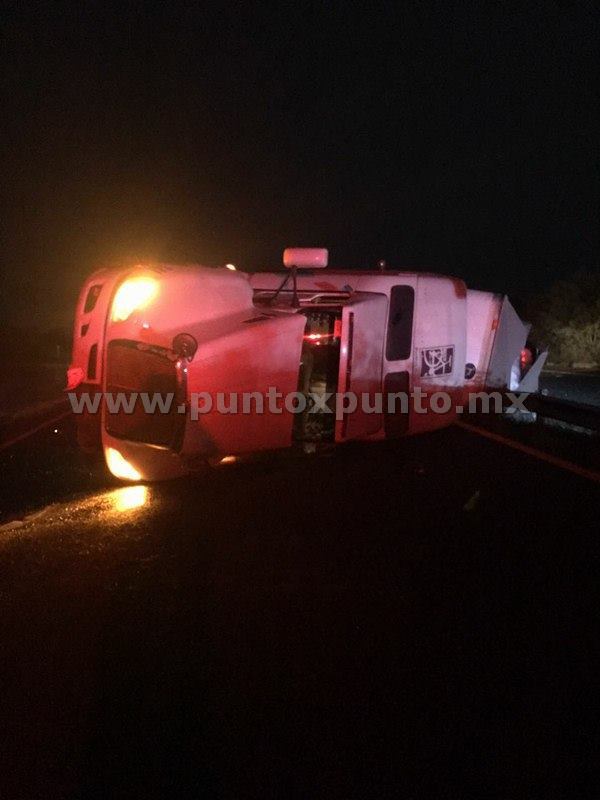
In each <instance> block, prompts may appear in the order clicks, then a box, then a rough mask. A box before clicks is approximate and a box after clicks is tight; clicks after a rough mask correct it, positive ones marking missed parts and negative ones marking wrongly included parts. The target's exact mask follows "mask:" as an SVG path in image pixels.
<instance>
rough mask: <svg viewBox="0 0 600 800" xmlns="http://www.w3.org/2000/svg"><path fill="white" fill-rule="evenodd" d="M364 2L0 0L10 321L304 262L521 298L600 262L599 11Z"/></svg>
mask: <svg viewBox="0 0 600 800" xmlns="http://www.w3.org/2000/svg"><path fill="white" fill-rule="evenodd" d="M261 8H262V10H261ZM357 9H358V6H356V7H355V6H353V5H352V4H350V3H340V4H337V3H327V4H316V3H303V2H298V3H295V4H290V5H288V4H283V3H282V4H280V5H279V6H278V10H277V8H276V7H275V6H271V5H270V4H269V6H268V7H267V6H262V7H261V6H259V5H258V4H256V5H255V4H254V3H246V4H236V5H227V4H225V3H219V4H215V5H212V4H208V3H197V4H195V3H186V4H180V5H174V4H171V3H162V4H160V5H154V4H152V3H145V4H142V3H136V4H130V3H124V4H116V5H110V4H107V3H104V2H98V3H85V2H84V3H81V4H79V3H69V4H68V5H61V4H49V3H31V2H29V3H27V2H25V3H23V2H12V3H3V4H2V30H3V40H2V52H3V65H2V94H3V98H2V114H1V121H0V125H1V127H2V143H3V148H2V190H1V191H2V209H1V225H2V227H1V236H2V241H1V253H0V268H1V272H2V277H1V279H0V310H1V312H2V317H3V319H4V320H5V321H8V322H19V323H23V322H31V321H34V322H35V323H36V324H45V323H46V322H52V323H53V324H55V323H68V322H69V320H70V317H71V314H72V311H73V304H74V300H75V297H76V293H77V290H78V288H79V285H80V283H81V281H82V280H83V278H84V277H85V276H86V275H87V274H88V273H89V272H90V271H91V270H92V269H94V268H95V267H97V266H100V265H102V264H107V263H111V262H122V261H131V260H147V259H161V260H167V261H171V262H180V261H193V262H198V263H207V264H219V263H224V262H226V261H233V262H234V263H236V264H239V265H241V266H242V267H245V268H249V269H253V268H257V267H259V266H266V265H271V266H275V267H277V268H279V265H280V264H281V251H282V249H283V248H284V247H285V246H290V245H315V246H319V245H320V246H327V247H329V249H330V260H331V262H332V263H333V264H334V265H339V266H357V267H366V266H372V265H374V264H375V263H376V262H377V260H378V259H380V258H384V259H386V260H387V262H388V263H389V264H390V265H393V266H395V267H396V266H397V267H403V266H404V267H409V268H413V267H418V268H423V269H433V270H439V271H448V272H451V273H454V274H456V275H459V276H461V277H464V278H465V279H466V280H467V282H468V283H469V284H470V285H472V286H476V287H479V288H488V289H494V290H501V291H507V292H508V293H513V294H517V295H519V294H524V293H527V292H533V291H536V290H538V289H540V288H543V287H545V286H547V285H548V284H549V283H551V282H552V281H553V280H555V279H556V278H559V277H566V276H568V275H569V274H570V273H572V272H574V271H575V270H577V269H580V268H586V269H590V268H597V264H598V258H597V255H598V239H597V230H596V228H597V222H598V193H597V180H598V172H597V163H596V160H597V135H598V129H597V122H598V105H597V103H598V101H597V98H596V95H595V88H596V87H595V86H594V79H595V75H594V68H595V57H596V42H597V39H598V15H597V13H594V11H593V6H592V5H591V4H590V5H588V4H586V3H576V4H567V3H563V4H560V5H559V4H556V3H543V4H536V3H519V4H515V5H511V4H505V3H493V4H492V3H489V4H487V3H467V2H465V3H461V4H460V5H458V6H452V5H450V4H447V3H440V4H435V5H429V4H415V5H412V4H411V5H409V4H404V3H381V4H373V5H371V4H366V3H365V4H363V7H362V10H357Z"/></svg>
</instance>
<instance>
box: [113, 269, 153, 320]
mask: <svg viewBox="0 0 600 800" xmlns="http://www.w3.org/2000/svg"><path fill="white" fill-rule="evenodd" d="M157 292H158V281H155V280H154V278H129V280H126V281H125V282H124V283H122V284H121V285H120V286H119V288H118V289H117V293H116V294H115V297H114V300H113V302H112V319H113V322H124V321H125V320H126V319H127V318H128V317H129V316H131V314H132V313H133V312H134V311H137V310H139V309H140V308H145V307H146V306H147V305H148V303H149V302H150V301H151V300H152V299H153V298H154V297H155V295H156V293H157Z"/></svg>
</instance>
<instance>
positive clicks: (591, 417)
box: [525, 394, 600, 434]
mask: <svg viewBox="0 0 600 800" xmlns="http://www.w3.org/2000/svg"><path fill="white" fill-rule="evenodd" d="M525 406H526V407H527V408H528V409H529V410H530V411H535V412H536V413H537V414H539V416H541V417H547V418H548V419H554V420H558V421H560V422H566V423H567V424H569V425H577V426H578V427H580V428H586V429H587V430H591V431H594V432H595V433H597V434H600V406H590V405H584V404H583V403H573V402H571V401H570V400H560V399H558V398H556V397H547V396H546V395H541V394H531V395H529V397H528V398H527V400H526V401H525Z"/></svg>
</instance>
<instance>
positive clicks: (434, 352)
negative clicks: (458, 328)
mask: <svg viewBox="0 0 600 800" xmlns="http://www.w3.org/2000/svg"><path fill="white" fill-rule="evenodd" d="M453 369H454V345H453V344H450V345H444V346H443V347H425V348H424V349H423V350H421V377H422V378H435V377H437V376H438V375H450V373H451V372H452V370H453Z"/></svg>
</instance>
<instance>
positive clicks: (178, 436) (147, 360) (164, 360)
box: [105, 339, 185, 450]
mask: <svg viewBox="0 0 600 800" xmlns="http://www.w3.org/2000/svg"><path fill="white" fill-rule="evenodd" d="M106 391H107V393H108V394H109V395H111V396H112V403H113V409H112V413H111V408H110V398H107V400H106V401H105V403H106V416H105V427H106V430H107V432H108V433H109V434H110V435H111V436H114V437H116V438H118V439H127V440H129V441H133V442H143V443H144V444H152V445H160V446H163V447H169V448H171V449H173V450H179V449H181V443H182V438H183V430H184V427H185V415H184V414H179V413H178V412H177V408H178V405H179V404H180V403H183V402H184V401H185V387H184V385H183V372H182V370H181V367H180V362H179V361H178V359H177V356H175V355H174V354H173V353H172V352H171V351H170V350H167V349H165V348H162V347H154V346H149V345H146V344H143V343H142V342H133V341H129V340H127V339H117V340H115V341H112V342H110V343H109V345H108V349H107V357H106ZM142 395H144V397H142ZM157 395H160V397H161V398H162V400H163V402H164V406H163V410H162V411H161V407H160V405H159V404H158V403H156V404H155V406H154V411H153V412H152V413H150V412H149V409H150V408H151V405H148V404H147V405H146V407H144V402H143V400H144V399H145V398H147V399H148V401H149V403H152V400H153V398H154V399H156V396H157ZM119 401H120V402H119ZM117 403H118V406H117V405H116V404H117ZM117 408H118V410H117ZM167 408H168V410H164V409H167Z"/></svg>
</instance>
